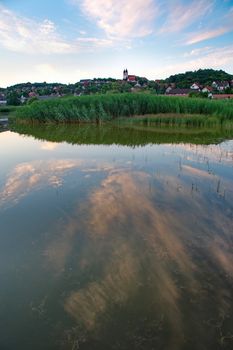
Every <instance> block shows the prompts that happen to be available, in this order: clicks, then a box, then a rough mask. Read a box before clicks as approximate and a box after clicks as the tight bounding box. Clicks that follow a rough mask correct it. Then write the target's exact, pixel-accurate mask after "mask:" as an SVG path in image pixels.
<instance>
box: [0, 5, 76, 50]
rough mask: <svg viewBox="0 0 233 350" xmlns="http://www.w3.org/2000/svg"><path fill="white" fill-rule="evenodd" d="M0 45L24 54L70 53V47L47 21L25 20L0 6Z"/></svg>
mask: <svg viewBox="0 0 233 350" xmlns="http://www.w3.org/2000/svg"><path fill="white" fill-rule="evenodd" d="M0 44H1V45H2V46H4V47H6V48H7V49H9V50H11V51H16V52H26V53H41V52H42V53H46V54H49V53H64V52H71V51H72V45H71V44H70V43H69V42H66V41H65V40H64V39H63V38H62V37H61V36H60V35H59V34H58V32H57V29H56V27H55V24H54V23H53V22H51V21H50V20H48V19H45V20H43V21H41V22H36V21H35V20H32V19H29V18H25V17H22V16H19V15H17V14H15V13H14V12H12V11H10V10H8V9H7V8H6V7H4V6H2V5H0Z"/></svg>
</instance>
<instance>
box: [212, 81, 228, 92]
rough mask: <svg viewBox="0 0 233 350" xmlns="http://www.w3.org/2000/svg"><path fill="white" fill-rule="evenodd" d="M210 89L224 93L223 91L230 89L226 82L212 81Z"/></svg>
mask: <svg viewBox="0 0 233 350" xmlns="http://www.w3.org/2000/svg"><path fill="white" fill-rule="evenodd" d="M212 87H213V88H214V89H215V90H218V91H224V90H226V89H227V88H229V87H230V84H229V82H228V81H213V83H212Z"/></svg>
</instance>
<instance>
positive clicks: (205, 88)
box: [201, 86, 213, 93]
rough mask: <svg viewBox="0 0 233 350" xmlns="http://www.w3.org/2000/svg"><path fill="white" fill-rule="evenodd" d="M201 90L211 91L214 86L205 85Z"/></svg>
mask: <svg viewBox="0 0 233 350" xmlns="http://www.w3.org/2000/svg"><path fill="white" fill-rule="evenodd" d="M201 91H202V92H208V93H211V92H212V91H213V88H212V87H211V86H205V87H204V88H203V89H202V90H201Z"/></svg>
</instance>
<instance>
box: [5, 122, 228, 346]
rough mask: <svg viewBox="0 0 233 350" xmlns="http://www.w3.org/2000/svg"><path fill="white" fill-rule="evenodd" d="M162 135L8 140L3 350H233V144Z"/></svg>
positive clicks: (44, 131) (61, 130)
mask: <svg viewBox="0 0 233 350" xmlns="http://www.w3.org/2000/svg"><path fill="white" fill-rule="evenodd" d="M22 133H23V134H24V135H23V134H22ZM26 134H27V136H26ZM30 134H32V135H33V136H30ZM158 135H159V133H157V132H155V133H154V134H153V132H152V131H151V130H145V129H143V130H138V129H135V130H132V129H127V130H125V129H121V128H119V129H118V128H115V129H113V130H109V128H104V127H98V128H95V127H94V126H91V131H90V127H81V128H78V127H76V126H72V127H69V128H67V127H62V126H61V127H58V128H56V129H55V127H54V126H51V127H48V128H43V127H34V128H32V130H30V128H28V129H27V130H26V129H25V130H19V133H18V132H16V131H15V132H12V131H5V132H1V133H0V349H1V350H13V349H14V350H15V349H17V350H21V349H22V350H31V349H33V350H37V349H38V350H41V349H43V350H53V349H54V350H55V349H58V350H59V349H65V350H66V349H67V350H77V349H83V350H108V349H110V350H111V349H112V350H131V349H132V350H134V349H136V350H142V349H148V350H153V349H154V350H155V349H156V350H158V349H161V350H170V349H171V350H176V349H177V350H178V349H179V350H180V349H183V350H184V349H185V350H186V349H187V350H192V349H195V350H197V349H198V350H204V349H208V350H209V349H211V350H215V349H233V141H232V140H224V137H222V138H221V141H219V142H218V141H217V140H219V138H216V137H214V138H210V144H209V145H208V143H209V142H208V140H209V138H208V135H207V134H206V133H203V134H202V136H200V135H196V133H195V132H194V133H192V135H191V136H187V135H183V136H180V135H176V136H174V135H171V133H170V131H169V132H168V134H166V135H164V136H163V137H162V138H161V135H160V136H158ZM174 137H175V139H174ZM42 139H43V140H42ZM153 140H154V141H153ZM189 140H190V141H189ZM213 140H214V141H213ZM54 141H56V142H54ZM201 141H203V142H201ZM201 143H203V144H204V143H207V144H205V145H203V144H201Z"/></svg>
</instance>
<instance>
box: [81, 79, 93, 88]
mask: <svg viewBox="0 0 233 350" xmlns="http://www.w3.org/2000/svg"><path fill="white" fill-rule="evenodd" d="M90 83H91V79H82V80H80V84H81V85H83V86H84V87H86V86H88V85H89V84H90Z"/></svg>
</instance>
